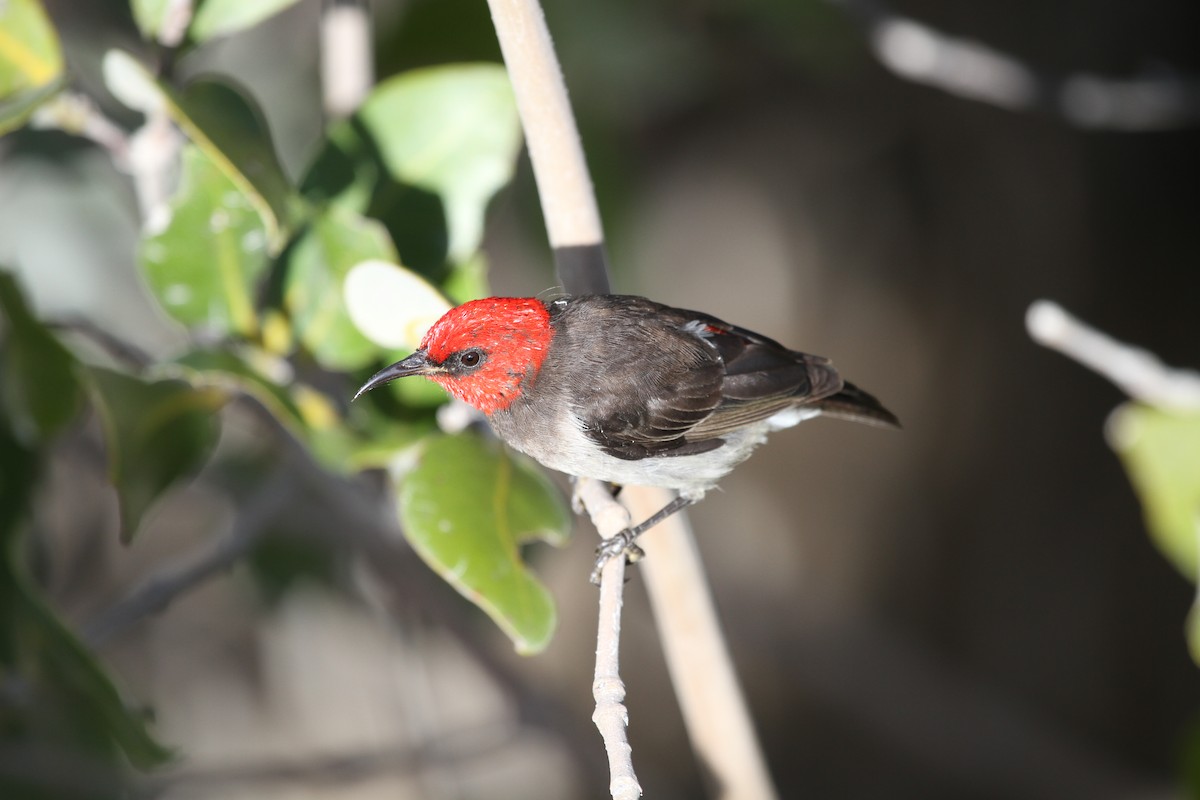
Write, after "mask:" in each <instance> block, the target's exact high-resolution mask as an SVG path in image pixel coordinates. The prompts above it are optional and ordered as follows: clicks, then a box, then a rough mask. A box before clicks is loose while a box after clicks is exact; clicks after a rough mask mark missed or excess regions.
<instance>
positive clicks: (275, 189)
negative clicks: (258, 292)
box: [104, 50, 300, 253]
mask: <svg viewBox="0 0 1200 800" xmlns="http://www.w3.org/2000/svg"><path fill="white" fill-rule="evenodd" d="M104 79H105V83H106V84H107V86H108V88H109V90H110V91H112V93H113V94H114V95H116V96H117V97H118V98H119V99H120V100H121V102H123V103H125V105H127V106H129V107H130V108H133V109H135V110H137V111H141V112H143V113H150V112H153V111H156V110H162V111H165V112H166V113H167V114H168V115H169V116H170V117H171V119H172V120H174V121H175V123H176V124H177V125H179V127H180V128H181V129H182V130H183V132H184V133H185V134H186V135H187V137H188V138H189V139H190V140H191V141H192V142H194V143H195V144H196V146H197V147H199V148H200V149H201V150H202V151H203V152H204V153H205V155H206V156H207V157H208V159H209V160H210V161H211V162H212V163H213V164H214V165H215V166H216V167H217V168H218V169H220V170H221V172H222V173H224V174H225V176H226V177H227V178H228V179H229V180H230V181H232V182H233V184H234V185H236V186H237V188H238V191H239V192H240V193H241V194H243V195H244V196H245V198H246V200H247V201H248V202H249V204H250V206H251V207H252V208H253V209H254V211H255V213H257V214H258V215H259V217H260V218H261V220H262V225H263V228H264V230H265V231H266V244H267V248H268V250H269V251H270V252H271V253H277V252H279V250H280V249H282V247H283V244H284V242H285V240H286V238H287V231H288V228H289V227H290V225H291V221H292V218H293V217H294V216H298V215H299V214H300V210H299V209H298V208H295V209H294V208H293V204H298V202H299V201H298V198H297V197H295V196H294V195H293V193H292V190H291V187H290V184H289V183H288V180H287V177H286V176H285V175H284V172H283V168H282V167H281V166H280V164H279V160H278V157H277V156H276V154H275V147H274V145H273V144H272V142H271V135H270V132H269V131H268V130H267V126H266V121H265V119H264V117H263V115H262V112H261V111H260V110H259V109H258V107H257V106H256V105H255V104H254V103H253V102H252V101H251V100H250V98H249V97H247V96H246V95H245V93H244V92H242V91H241V90H239V89H237V88H236V87H234V86H233V85H232V84H230V83H229V82H227V81H221V80H214V79H204V80H199V81H195V82H193V83H192V84H190V85H189V86H188V87H187V89H186V90H185V91H184V92H183V94H177V93H175V92H174V91H173V90H171V89H170V88H168V87H166V86H164V85H162V84H160V83H159V82H158V81H156V80H155V79H154V77H153V76H152V75H151V74H150V73H149V72H148V71H147V70H146V68H145V67H143V66H142V65H141V64H140V63H139V62H138V61H137V60H136V59H134V58H133V57H132V56H130V55H129V54H128V53H124V52H122V51H120V50H110V51H109V52H108V53H106V54H105V56H104Z"/></svg>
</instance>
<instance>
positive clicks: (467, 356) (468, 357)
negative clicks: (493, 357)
mask: <svg viewBox="0 0 1200 800" xmlns="http://www.w3.org/2000/svg"><path fill="white" fill-rule="evenodd" d="M482 360H483V354H482V353H480V352H479V351H478V350H467V351H466V352H464V353H463V354H461V355H460V356H459V357H458V363H460V364H462V365H463V366H464V367H475V366H478V365H479V362H480V361H482Z"/></svg>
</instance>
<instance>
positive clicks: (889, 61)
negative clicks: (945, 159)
mask: <svg viewBox="0 0 1200 800" xmlns="http://www.w3.org/2000/svg"><path fill="white" fill-rule="evenodd" d="M830 2H832V3H834V4H836V5H840V6H842V7H844V8H846V9H848V10H849V11H851V12H853V13H854V14H855V15H856V16H857V17H858V18H859V19H860V20H861V21H862V23H863V25H864V27H865V28H866V32H867V37H868V42H869V44H870V47H871V50H872V52H873V53H874V54H875V57H876V58H878V59H879V62H880V63H881V64H883V66H884V67H886V68H887V69H889V70H890V71H891V72H893V73H895V74H896V75H898V76H899V77H901V78H904V79H905V80H908V81H912V82H913V83H920V84H924V85H926V86H932V87H934V88H937V89H941V90H942V91H944V92H948V93H950V94H953V95H957V96H959V97H965V98H967V99H970V100H977V101H979V102H981V103H989V104H991V105H995V106H999V107H1001V108H1007V109H1009V110H1013V111H1034V110H1038V111H1045V112H1048V113H1051V114H1055V115H1057V116H1060V117H1062V118H1063V119H1065V120H1066V121H1067V122H1069V123H1071V124H1072V125H1078V126H1080V127H1083V128H1108V129H1114V130H1127V131H1148V130H1163V129H1169V128H1181V127H1190V126H1193V125H1196V124H1197V123H1200V80H1198V79H1197V78H1195V77H1187V76H1179V75H1175V74H1172V73H1165V74H1163V73H1162V71H1159V72H1158V73H1155V74H1152V75H1143V76H1139V77H1133V78H1122V79H1117V78H1107V77H1103V76H1100V75H1094V74H1091V73H1085V72H1077V73H1073V74H1069V75H1066V76H1062V77H1051V76H1048V75H1046V74H1044V73H1042V72H1041V71H1039V70H1036V69H1034V68H1033V67H1031V66H1029V65H1028V64H1026V63H1025V62H1023V61H1021V60H1020V59H1018V58H1016V57H1015V56H1013V55H1010V54H1008V53H1003V52H1000V51H998V50H995V49H993V48H991V47H989V46H987V45H985V44H983V43H981V42H977V41H973V40H970V39H963V38H959V37H955V36H951V35H949V34H947V33H944V32H942V31H939V30H937V29H935V28H933V27H931V26H929V25H926V24H925V23H923V22H919V21H917V20H915V19H912V18H910V17H906V16H903V15H901V14H897V13H895V12H894V11H892V10H891V9H890V8H888V6H887V5H886V3H884V2H881V0H830Z"/></svg>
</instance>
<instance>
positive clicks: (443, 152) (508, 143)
mask: <svg viewBox="0 0 1200 800" xmlns="http://www.w3.org/2000/svg"><path fill="white" fill-rule="evenodd" d="M359 117H360V118H361V120H362V122H363V124H364V125H365V126H366V128H367V129H368V130H369V131H370V133H371V136H372V138H374V139H375V141H376V142H377V144H378V147H379V150H380V153H381V154H382V156H383V161H384V163H385V164H386V165H387V168H388V170H389V172H390V173H391V174H392V176H393V177H394V178H395V179H396V180H397V181H400V182H401V183H404V184H407V185H409V186H414V187H417V188H419V189H423V190H425V191H428V192H431V193H433V194H435V195H437V196H438V197H440V198H441V201H442V206H443V208H444V211H445V215H446V223H447V227H448V230H449V237H450V241H449V245H448V260H449V261H451V262H459V261H463V260H465V259H466V258H467V257H469V256H470V255H471V254H472V253H474V252H475V250H476V249H477V248H478V247H479V243H480V241H481V239H482V235H483V220H484V212H485V210H486V208H487V203H488V200H490V199H491V197H492V195H494V194H495V193H496V191H497V190H499V189H500V187H502V186H503V185H504V184H505V183H507V182H508V181H509V180H510V179H511V177H512V172H513V168H514V166H515V164H516V156H517V151H518V148H519V147H520V143H521V131H520V124H519V121H518V118H517V110H516V103H515V101H514V99H513V94H512V87H511V85H510V84H509V81H508V76H507V74H506V73H505V71H504V69H503V68H502V67H500V66H499V65H495V64H474V65H456V66H447V67H433V68H428V69H421V70H413V71H410V72H406V73H403V74H401V75H398V76H396V77H394V78H391V79H389V80H387V81H385V82H383V83H381V84H380V85H379V86H378V87H376V88H375V90H374V91H372V92H371V94H370V96H369V97H368V98H367V100H366V102H364V103H363V106H362V108H361V109H360V111H359Z"/></svg>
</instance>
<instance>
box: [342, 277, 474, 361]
mask: <svg viewBox="0 0 1200 800" xmlns="http://www.w3.org/2000/svg"><path fill="white" fill-rule="evenodd" d="M344 295H345V303H346V309H347V311H348V312H349V315H350V319H351V320H353V322H354V325H355V326H356V327H357V328H358V330H360V331H362V333H363V334H364V335H365V336H366V337H367V338H368V339H369V340H370V341H372V342H374V343H375V344H377V345H379V346H380V347H386V348H391V349H407V350H409V351H410V352H411V351H413V350H416V349H417V346H418V345H419V344H420V343H421V338H422V337H423V336H424V335H425V331H427V330H429V327H430V326H431V325H433V323H435V322H437V321H438V319H439V318H440V317H441V316H442V315H443V314H445V313H446V312H447V311H449V310H450V302H449V301H448V300H446V298H445V297H443V296H442V293H441V292H439V291H438V290H437V289H435V288H434V287H433V286H432V285H430V283H429V282H428V281H427V280H425V279H424V278H422V277H421V276H420V275H418V274H416V273H415V272H412V271H411V270H408V269H405V268H404V267H402V266H399V265H398V264H394V263H388V262H386V261H364V262H361V263H359V264H357V265H355V266H354V268H353V269H351V270H350V272H349V274H348V275H346V280H345V287H344Z"/></svg>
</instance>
